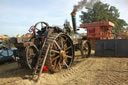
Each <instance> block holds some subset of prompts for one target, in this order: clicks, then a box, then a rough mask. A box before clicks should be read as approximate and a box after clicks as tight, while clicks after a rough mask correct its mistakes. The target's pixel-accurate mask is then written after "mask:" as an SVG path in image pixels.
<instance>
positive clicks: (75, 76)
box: [0, 56, 128, 85]
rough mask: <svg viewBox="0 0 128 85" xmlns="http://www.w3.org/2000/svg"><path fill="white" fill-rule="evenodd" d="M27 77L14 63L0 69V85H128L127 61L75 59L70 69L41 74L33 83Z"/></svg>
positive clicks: (116, 59) (108, 58)
mask: <svg viewBox="0 0 128 85" xmlns="http://www.w3.org/2000/svg"><path fill="white" fill-rule="evenodd" d="M29 73H30V71H27V70H25V69H21V68H20V67H19V66H18V64H17V63H16V62H13V63H6V64H3V65H0V85H128V58H119V57H118V58H117V57H95V56H91V57H89V58H84V59H82V58H80V57H77V58H75V62H74V64H73V66H72V67H71V68H69V69H67V70H61V71H60V72H58V73H54V74H51V73H49V72H45V73H42V74H41V77H40V79H39V81H38V82H37V83H36V82H34V81H32V80H31V79H30V78H29V77H30V75H28V74H29Z"/></svg>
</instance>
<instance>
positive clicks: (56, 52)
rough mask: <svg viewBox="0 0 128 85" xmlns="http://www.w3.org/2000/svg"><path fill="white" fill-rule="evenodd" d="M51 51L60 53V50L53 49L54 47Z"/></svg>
mask: <svg viewBox="0 0 128 85" xmlns="http://www.w3.org/2000/svg"><path fill="white" fill-rule="evenodd" d="M51 52H55V53H58V54H59V53H60V52H59V51H57V50H53V49H52V50H51Z"/></svg>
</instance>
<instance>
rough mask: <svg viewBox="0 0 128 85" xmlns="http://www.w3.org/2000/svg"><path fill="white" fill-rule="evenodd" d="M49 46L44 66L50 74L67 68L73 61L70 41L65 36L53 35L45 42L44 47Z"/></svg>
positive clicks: (61, 34) (72, 49)
mask: <svg viewBox="0 0 128 85" xmlns="http://www.w3.org/2000/svg"><path fill="white" fill-rule="evenodd" d="M49 44H50V46H51V47H50V49H49V53H48V56H47V60H46V66H47V68H48V70H49V71H51V72H53V73H54V72H58V71H60V70H61V69H64V68H68V67H70V66H71V65H72V63H73V60H74V48H73V43H72V40H71V39H70V37H69V36H67V35H66V34H63V33H60V34H55V33H53V34H52V35H51V36H49V38H48V39H47V41H46V45H45V47H47V45H49Z"/></svg>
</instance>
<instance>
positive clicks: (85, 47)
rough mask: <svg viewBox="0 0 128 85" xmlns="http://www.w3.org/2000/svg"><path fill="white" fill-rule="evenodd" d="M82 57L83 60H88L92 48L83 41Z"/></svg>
mask: <svg viewBox="0 0 128 85" xmlns="http://www.w3.org/2000/svg"><path fill="white" fill-rule="evenodd" d="M80 51H81V55H82V57H83V58H88V57H89V56H90V54H91V46H90V43H89V42H87V41H83V42H82V44H81V50H80Z"/></svg>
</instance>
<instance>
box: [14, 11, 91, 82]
mask: <svg viewBox="0 0 128 85" xmlns="http://www.w3.org/2000/svg"><path fill="white" fill-rule="evenodd" d="M71 15H72V21H73V29H74V33H73V34H71V33H70V31H67V30H66V32H64V31H63V30H62V29H60V28H59V27H56V26H55V27H51V26H49V25H48V23H46V22H38V23H36V24H35V25H34V26H31V27H30V29H29V31H30V32H32V34H31V36H30V35H29V38H26V39H24V40H23V39H22V38H14V40H13V41H14V44H15V46H16V48H17V50H16V51H15V52H14V54H15V56H17V57H18V63H19V64H20V65H21V66H22V67H25V68H28V69H30V70H31V71H33V76H34V75H35V74H38V78H39V76H40V74H41V72H42V70H43V67H45V66H46V67H47V69H48V70H49V71H50V72H52V73H54V72H58V71H60V70H61V69H66V68H68V67H70V66H71V65H72V63H73V60H74V51H75V50H78V49H79V50H80V51H81V54H82V56H83V57H87V56H89V55H90V50H91V49H90V44H89V43H88V42H87V40H86V38H85V37H81V36H80V34H78V33H77V31H76V22H75V15H74V13H73V14H71ZM64 29H69V30H70V28H69V25H68V24H65V25H64ZM76 35H78V37H73V36H76ZM38 78H37V80H38Z"/></svg>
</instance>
